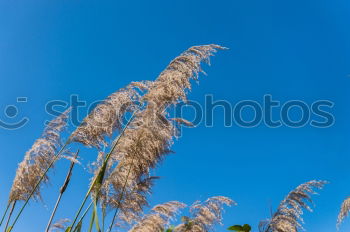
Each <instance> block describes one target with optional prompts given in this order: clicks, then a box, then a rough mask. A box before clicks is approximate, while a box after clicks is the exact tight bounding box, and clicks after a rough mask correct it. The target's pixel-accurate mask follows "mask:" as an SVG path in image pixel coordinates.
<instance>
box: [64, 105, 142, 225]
mask: <svg viewBox="0 0 350 232" xmlns="http://www.w3.org/2000/svg"><path fill="white" fill-rule="evenodd" d="M135 113H136V111H134V113H133V114H132V116H131V118H130V119H129V121H128V122H127V124H126V125H125V127H124V128H123V130H122V131H121V133H120V135H119V136H118V138H117V139H116V140H115V142H114V143H113V146H112V148H111V150H110V151H109V152H108V154H107V155H106V157H105V160H104V161H103V165H102V167H101V169H100V171H99V173H98V175H97V176H96V177H95V178H94V180H93V182H92V184H91V186H90V188H89V189H88V191H87V193H86V194H85V197H84V200H83V202H82V203H81V205H80V207H79V210H78V212H77V213H76V215H75V217H74V220H73V222H72V224H71V225H70V226H69V227H68V228H67V230H66V232H71V231H72V229H73V227H74V225H75V223H76V221H77V219H78V217H79V214H80V213H81V211H82V209H83V207H84V205H85V203H86V201H87V199H88V197H89V195H90V193H91V191H92V190H93V188H94V187H95V185H96V183H97V181H98V180H99V179H100V178H103V176H102V174H104V172H105V170H106V168H107V164H108V161H109V159H110V157H111V155H112V153H113V151H114V150H115V148H116V147H117V145H118V142H119V140H120V138H121V137H122V136H123V134H124V132H125V130H126V129H127V127H128V126H129V124H130V123H131V121H132V120H133V119H134V116H135Z"/></svg>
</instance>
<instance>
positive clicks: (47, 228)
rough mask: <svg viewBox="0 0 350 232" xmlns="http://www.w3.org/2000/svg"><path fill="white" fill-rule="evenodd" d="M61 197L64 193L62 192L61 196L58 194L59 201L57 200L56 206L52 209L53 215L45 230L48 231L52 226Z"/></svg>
mask: <svg viewBox="0 0 350 232" xmlns="http://www.w3.org/2000/svg"><path fill="white" fill-rule="evenodd" d="M61 198H62V194H61V193H60V195H59V196H58V198H57V201H56V204H55V207H54V209H53V211H52V213H51V216H50V219H49V222H48V223H47V226H46V230H45V232H48V231H49V229H50V226H51V223H52V220H53V218H54V216H55V214H56V210H57V207H58V205H59V204H60V201H61Z"/></svg>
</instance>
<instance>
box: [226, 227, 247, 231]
mask: <svg viewBox="0 0 350 232" xmlns="http://www.w3.org/2000/svg"><path fill="white" fill-rule="evenodd" d="M227 229H228V230H234V231H239V232H244V229H243V226H240V225H234V226H230V227H229V228H227Z"/></svg>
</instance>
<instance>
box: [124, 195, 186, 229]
mask: <svg viewBox="0 0 350 232" xmlns="http://www.w3.org/2000/svg"><path fill="white" fill-rule="evenodd" d="M184 207H186V205H185V204H183V203H181V202H178V201H170V202H167V203H164V204H159V205H156V206H155V207H153V208H152V210H151V211H152V212H151V213H150V214H148V215H145V216H144V217H143V218H142V219H141V220H140V221H139V222H138V223H137V224H136V225H135V226H134V227H133V228H132V229H131V230H129V232H163V231H164V229H165V226H166V225H168V223H169V221H170V220H171V219H172V218H173V217H174V216H175V214H176V213H177V212H178V210H179V209H181V208H184Z"/></svg>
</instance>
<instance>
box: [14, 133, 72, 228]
mask: <svg viewBox="0 0 350 232" xmlns="http://www.w3.org/2000/svg"><path fill="white" fill-rule="evenodd" d="M69 143H70V139H68V140H67V141H66V143H65V144H64V145H63V146H62V148H61V149H60V150H59V151H58V153H57V154H56V155H55V156H54V158H53V160H52V161H51V163H50V164H49V166H48V167H47V168H46V170H45V171H44V173H43V174H42V175H41V177H40V179H39V181H38V183H36V185H35V186H34V188H33V189H32V191H31V193H30V194H29V196H28V198H27V200H26V201H25V202H24V204H23V206H22V208H21V209H20V211H19V212H18V214H17V216H16V218H15V220H14V222H13V223H12V226H11V230H12V229H13V227H14V226H15V224H16V222H17V221H18V219H19V217H20V216H21V214H22V212H23V210H24V208H25V207H26V206H27V204H28V202H29V200H30V198H31V197H32V196H33V194H34V193H35V191H36V190H37V188H38V187H39V185H40V183H41V181H42V180H43V179H44V177H45V175H46V173H47V172H48V171H49V170H50V168H51V167H52V165H53V164H54V163H55V162H56V161H57V160H58V158H59V157H60V155H61V153H62V152H63V151H64V149H65V148H66V147H67V145H68V144H69ZM11 230H10V231H11Z"/></svg>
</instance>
